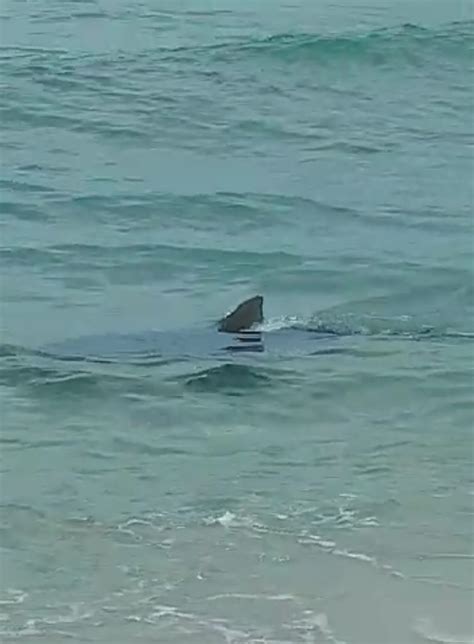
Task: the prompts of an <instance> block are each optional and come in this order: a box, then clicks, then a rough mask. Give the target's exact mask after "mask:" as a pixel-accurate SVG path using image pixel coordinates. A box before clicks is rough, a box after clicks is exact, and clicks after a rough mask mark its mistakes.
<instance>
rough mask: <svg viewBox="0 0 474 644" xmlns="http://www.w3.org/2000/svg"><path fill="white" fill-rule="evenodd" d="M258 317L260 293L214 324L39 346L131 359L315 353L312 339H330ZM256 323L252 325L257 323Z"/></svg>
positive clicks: (71, 354) (60, 354)
mask: <svg viewBox="0 0 474 644" xmlns="http://www.w3.org/2000/svg"><path fill="white" fill-rule="evenodd" d="M262 322H263V297H262V296H260V295H257V296H255V297H252V298H250V299H248V300H245V301H244V302H242V303H240V304H239V305H238V306H237V307H236V308H235V309H234V310H233V311H232V312H231V313H229V314H228V315H226V316H225V317H223V318H222V319H221V320H220V321H219V322H218V323H217V325H214V326H213V327H210V328H204V329H196V330H189V329H183V330H175V331H145V332H143V333H135V334H105V335H96V336H93V335H92V336H85V337H80V338H76V339H73V340H66V341H64V342H61V343H56V344H52V345H49V346H47V347H45V349H44V351H45V352H46V353H48V354H49V355H54V356H55V357H56V358H61V359H65V360H98V361H106V362H108V361H114V362H115V361H124V360H125V361H134V360H141V359H142V358H143V359H146V358H162V359H171V358H183V359H186V358H206V357H210V358H219V357H223V356H227V357H228V356H229V354H236V353H242V352H243V353H262V352H266V353H270V354H274V355H277V354H280V355H287V354H290V353H306V354H310V353H312V352H318V351H317V348H315V346H314V342H315V340H317V341H318V344H319V343H320V341H321V340H322V339H324V338H334V334H331V333H319V332H311V331H305V330H301V329H292V328H283V329H278V330H273V331H264V330H259V329H258V327H257V325H260V324H261V323H262ZM256 327H257V328H256Z"/></svg>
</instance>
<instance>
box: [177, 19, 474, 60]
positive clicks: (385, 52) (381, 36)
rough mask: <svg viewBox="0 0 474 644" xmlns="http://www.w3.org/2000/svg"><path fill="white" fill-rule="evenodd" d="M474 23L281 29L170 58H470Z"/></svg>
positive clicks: (189, 49)
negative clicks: (308, 30)
mask: <svg viewBox="0 0 474 644" xmlns="http://www.w3.org/2000/svg"><path fill="white" fill-rule="evenodd" d="M473 25H474V21H464V22H452V23H449V24H447V25H445V26H443V27H438V28H436V29H429V28H425V27H422V26H419V25H414V24H410V23H407V24H403V25H400V26H397V27H390V28H382V29H377V30H372V31H369V32H363V33H357V32H352V33H346V34H329V35H322V34H312V33H280V34H274V35H271V36H267V37H265V38H255V37H254V38H246V39H243V40H241V41H239V42H235V41H233V42H226V43H219V44H215V45H208V46H204V47H178V48H174V49H168V50H166V52H168V53H169V54H170V55H171V56H174V55H178V56H179V55H183V54H184V55H186V54H190V53H192V54H199V53H203V52H209V53H211V54H212V55H213V56H215V57H216V58H217V59H219V58H225V59H226V60H227V58H228V57H232V59H233V60H235V58H236V56H237V57H239V56H245V55H248V54H253V55H256V56H258V55H262V56H269V57H271V58H275V59H280V60H286V61H289V62H290V61H291V60H298V61H301V60H302V59H307V60H311V59H313V60H315V61H316V60H328V61H329V60H331V59H336V60H337V61H339V62H340V60H341V59H344V58H348V59H351V60H352V61H356V60H360V61H363V60H364V59H365V60H367V61H369V62H372V63H375V64H378V65H381V64H384V63H386V62H388V61H389V60H393V59H397V60H399V61H401V60H402V59H404V58H405V60H406V62H411V63H414V64H416V63H417V62H419V61H420V60H421V59H422V57H423V56H425V55H433V54H436V55H437V56H443V57H460V58H465V59H468V60H470V59H471V57H472V55H473V53H474V45H473V38H472V36H473Z"/></svg>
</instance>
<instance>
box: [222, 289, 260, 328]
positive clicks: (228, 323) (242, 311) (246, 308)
mask: <svg viewBox="0 0 474 644" xmlns="http://www.w3.org/2000/svg"><path fill="white" fill-rule="evenodd" d="M260 322H263V297H262V296H261V295H255V296H254V297H251V298H250V299H248V300H245V302H241V303H240V304H239V306H238V307H237V308H235V309H234V310H233V311H232V313H229V314H228V315H226V316H225V317H224V318H222V320H220V321H219V327H218V328H219V331H225V332H227V333H237V332H238V331H243V330H244V329H250V327H252V326H253V325H254V324H260Z"/></svg>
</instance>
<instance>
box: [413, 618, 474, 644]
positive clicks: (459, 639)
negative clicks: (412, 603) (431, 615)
mask: <svg viewBox="0 0 474 644" xmlns="http://www.w3.org/2000/svg"><path fill="white" fill-rule="evenodd" d="M413 630H414V631H415V633H416V634H417V635H419V636H420V637H422V638H423V639H425V640H427V641H428V642H435V643H436V644H474V639H473V638H472V637H471V636H464V635H450V634H447V633H439V632H435V629H434V626H433V624H432V622H431V620H430V619H419V620H418V621H417V623H416V624H415V626H414V629H413Z"/></svg>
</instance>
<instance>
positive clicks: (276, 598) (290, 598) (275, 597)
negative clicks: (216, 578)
mask: <svg viewBox="0 0 474 644" xmlns="http://www.w3.org/2000/svg"><path fill="white" fill-rule="evenodd" d="M206 599H207V601H216V600H217V599H252V600H254V599H263V600H265V601H280V602H282V601H296V598H295V597H294V596H293V595H256V594H253V593H221V594H219V595H211V596H209V597H207V598H206Z"/></svg>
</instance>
